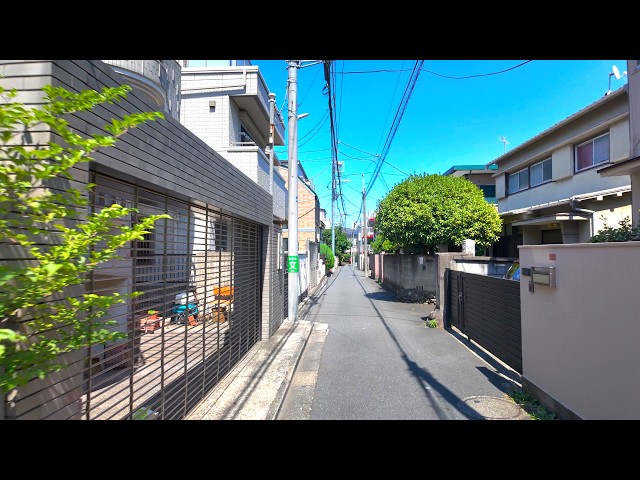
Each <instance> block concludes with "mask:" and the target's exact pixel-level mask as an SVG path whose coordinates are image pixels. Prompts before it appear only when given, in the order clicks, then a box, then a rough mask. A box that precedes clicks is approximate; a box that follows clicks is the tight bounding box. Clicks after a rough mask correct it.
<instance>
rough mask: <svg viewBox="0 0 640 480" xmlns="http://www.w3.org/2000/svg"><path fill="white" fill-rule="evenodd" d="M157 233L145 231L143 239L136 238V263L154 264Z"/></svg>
mask: <svg viewBox="0 0 640 480" xmlns="http://www.w3.org/2000/svg"><path fill="white" fill-rule="evenodd" d="M154 243H155V235H154V233H153V232H149V233H145V234H144V235H143V237H142V239H141V240H135V250H136V265H153V264H154V260H155V255H154Z"/></svg>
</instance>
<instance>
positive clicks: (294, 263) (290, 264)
mask: <svg viewBox="0 0 640 480" xmlns="http://www.w3.org/2000/svg"><path fill="white" fill-rule="evenodd" d="M299 266H300V264H299V263H298V256H297V255H296V256H295V257H294V256H288V257H287V273H298V270H299Z"/></svg>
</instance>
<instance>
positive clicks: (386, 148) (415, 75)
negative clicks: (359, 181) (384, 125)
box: [365, 60, 424, 195]
mask: <svg viewBox="0 0 640 480" xmlns="http://www.w3.org/2000/svg"><path fill="white" fill-rule="evenodd" d="M423 63H424V60H418V61H416V65H415V66H414V68H413V71H412V72H411V77H410V78H409V82H408V84H407V87H406V89H405V93H404V96H403V98H402V100H401V103H400V106H399V107H398V111H397V112H396V117H395V119H394V121H393V125H392V126H391V131H390V132H389V136H388V137H387V141H386V143H385V146H384V148H383V151H382V154H381V156H380V157H379V159H378V164H377V165H376V169H375V171H374V174H373V177H372V178H371V180H370V181H369V185H368V187H367V189H366V191H365V193H366V194H367V195H368V194H369V192H370V191H371V189H372V188H373V185H374V184H375V181H376V179H377V177H378V173H379V172H380V169H381V168H382V165H383V164H384V161H385V159H386V157H387V154H388V152H389V149H390V148H391V142H392V141H393V138H394V137H395V134H396V132H397V131H398V127H399V126H400V121H401V120H402V117H403V116H404V112H405V111H406V108H407V105H408V104H409V100H410V98H411V94H412V93H413V89H414V88H415V85H416V82H417V81H418V77H419V76H420V72H421V70H422V64H423Z"/></svg>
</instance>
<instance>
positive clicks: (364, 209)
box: [362, 172, 368, 277]
mask: <svg viewBox="0 0 640 480" xmlns="http://www.w3.org/2000/svg"><path fill="white" fill-rule="evenodd" d="M362 225H363V226H362V245H363V248H362V251H363V253H364V256H363V257H362V259H363V265H362V269H363V270H364V276H365V277H366V276H367V263H368V262H367V225H368V224H367V192H366V190H365V188H364V172H362Z"/></svg>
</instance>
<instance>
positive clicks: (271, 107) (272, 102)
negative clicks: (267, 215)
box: [269, 93, 276, 196]
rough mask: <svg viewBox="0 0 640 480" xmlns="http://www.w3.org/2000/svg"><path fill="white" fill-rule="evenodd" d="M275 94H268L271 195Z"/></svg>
mask: <svg viewBox="0 0 640 480" xmlns="http://www.w3.org/2000/svg"><path fill="white" fill-rule="evenodd" d="M275 104H276V94H275V93H270V94H269V193H270V194H271V195H272V196H273V144H274V142H275V140H274V138H273V132H274V117H275V114H276V112H275V109H276V107H275Z"/></svg>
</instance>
